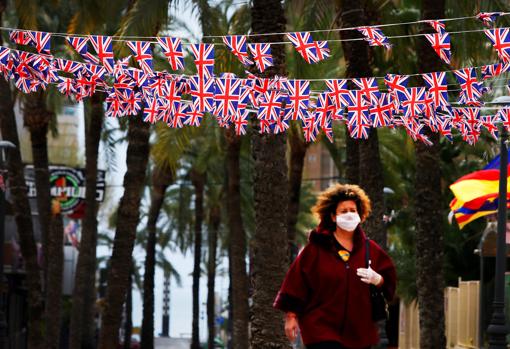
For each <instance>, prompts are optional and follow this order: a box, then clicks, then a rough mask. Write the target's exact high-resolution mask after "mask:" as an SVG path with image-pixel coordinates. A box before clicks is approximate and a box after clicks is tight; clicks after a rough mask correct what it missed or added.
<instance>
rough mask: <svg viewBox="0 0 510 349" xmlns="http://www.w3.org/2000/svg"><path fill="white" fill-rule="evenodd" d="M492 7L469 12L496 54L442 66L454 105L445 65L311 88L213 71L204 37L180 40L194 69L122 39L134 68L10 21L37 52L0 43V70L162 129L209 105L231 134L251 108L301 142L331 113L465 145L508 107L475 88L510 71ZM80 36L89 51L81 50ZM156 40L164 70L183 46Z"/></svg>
mask: <svg viewBox="0 0 510 349" xmlns="http://www.w3.org/2000/svg"><path fill="white" fill-rule="evenodd" d="M499 14H500V13H482V14H479V15H477V18H479V19H480V20H481V21H482V22H483V24H484V25H485V26H489V27H490V28H487V29H486V30H485V33H486V35H487V37H488V38H489V40H490V41H491V42H492V44H493V46H494V48H495V50H496V52H497V53H498V57H499V59H500V61H501V62H499V63H496V64H491V65H486V66H483V67H482V69H481V80H479V79H478V77H477V72H476V69H475V68H473V67H467V68H462V69H457V70H452V72H453V74H454V76H455V78H456V80H457V82H458V84H459V85H460V89H461V92H460V95H459V99H458V103H459V104H460V105H462V107H453V106H452V104H454V103H450V102H449V96H448V83H447V76H446V73H447V72H431V73H425V74H421V75H422V77H423V80H424V82H425V86H422V87H408V86H407V85H408V81H409V77H410V76H409V75H407V76H406V75H395V74H387V75H386V77H385V78H384V83H385V85H386V87H387V91H386V92H383V91H381V90H380V89H379V85H378V82H377V79H376V78H375V77H367V78H354V79H329V80H325V89H324V90H323V91H320V92H319V93H318V94H317V95H313V94H312V93H311V90H310V81H308V80H298V79H287V78H285V77H278V76H277V77H274V78H272V79H265V78H259V77H257V76H255V75H253V74H251V73H247V77H245V78H241V77H237V76H235V75H234V74H232V73H222V74H220V75H219V76H216V75H215V74H214V45H213V44H211V43H200V44H191V45H190V51H191V54H192V56H193V59H194V62H195V65H196V69H197V74H196V75H193V76H187V75H179V74H170V73H168V72H166V71H155V70H154V65H153V51H152V47H151V42H148V41H126V45H127V46H128V48H129V49H130V51H131V53H132V58H133V60H134V61H135V62H136V64H137V66H138V68H135V67H131V66H129V63H130V59H131V56H128V57H124V58H121V59H118V60H115V56H114V52H113V45H112V40H113V39H112V37H109V36H101V35H90V36H88V37H78V36H68V37H67V38H66V42H67V43H68V44H69V45H70V46H71V47H72V48H73V49H74V51H76V53H78V55H79V56H80V57H81V58H82V60H83V62H77V61H72V60H68V59H64V58H56V57H53V56H52V55H51V47H50V42H51V33H44V32H37V31H24V30H12V31H11V32H10V35H9V37H10V40H11V41H12V42H13V43H15V44H18V45H28V46H33V47H35V50H36V51H37V52H38V54H36V53H30V52H25V51H20V50H15V49H10V48H8V47H0V73H1V74H2V75H3V76H4V77H5V78H6V79H7V80H12V81H13V83H14V85H15V86H16V87H17V88H18V89H19V90H20V91H22V92H24V93H31V92H34V91H37V90H39V89H45V88H46V87H47V86H48V85H49V84H55V85H56V88H57V89H58V90H59V92H60V93H62V94H63V95H65V96H68V97H71V98H73V99H75V100H76V101H81V100H83V99H84V98H87V97H90V96H91V95H92V94H94V93H95V92H96V91H104V92H106V94H107V97H106V99H105V102H106V115H107V116H110V117H122V116H127V115H136V114H139V113H143V118H144V121H145V122H150V123H155V122H157V121H162V122H165V123H166V124H167V125H168V126H169V127H172V128H181V127H184V126H195V127H196V126H199V125H200V123H201V121H202V119H203V117H204V115H205V113H211V114H212V115H213V116H214V117H215V118H216V120H217V122H218V124H219V125H220V126H221V127H230V126H231V125H233V126H234V128H235V130H236V133H237V134H238V135H243V134H246V130H247V126H248V120H249V118H248V117H249V113H250V112H255V113H256V114H257V119H258V122H259V125H260V132H261V133H275V134H277V133H282V132H285V131H286V130H287V129H288V128H289V122H291V121H296V122H301V125H302V129H303V135H304V138H305V139H306V141H308V142H312V141H315V140H316V139H317V137H318V136H319V135H320V134H323V135H324V136H325V137H327V138H328V139H329V140H330V141H333V127H332V125H333V122H335V121H341V122H345V124H346V125H347V128H348V130H349V134H350V136H351V137H353V138H357V139H366V138H368V136H369V133H370V130H371V129H372V128H380V127H390V128H394V127H403V128H404V129H405V131H406V132H407V133H408V134H409V135H410V136H411V137H412V138H413V140H415V141H422V142H424V143H426V144H431V142H430V140H429V139H428V138H427V136H426V135H425V134H424V130H425V128H429V129H431V130H432V131H433V132H439V133H440V134H441V135H443V136H444V137H446V138H447V139H449V140H452V130H454V129H456V130H458V131H459V133H460V134H461V135H462V138H463V139H464V140H465V141H466V142H468V143H470V144H474V143H476V141H477V140H478V139H479V136H480V134H481V131H482V128H485V129H486V130H487V131H488V132H489V133H490V134H491V135H492V136H493V137H495V138H497V136H498V134H497V131H498V128H497V124H498V123H503V125H504V126H505V127H506V128H507V129H508V130H510V121H509V118H508V114H509V113H510V109H507V108H503V109H501V110H499V112H498V113H496V114H495V115H481V113H480V108H481V107H482V105H483V102H482V97H483V96H484V95H485V94H487V93H488V92H490V89H489V88H488V87H486V86H484V81H485V80H487V79H491V78H494V77H496V76H499V75H500V74H502V73H504V72H508V71H509V70H510V37H509V36H508V33H509V28H492V26H493V25H494V22H495V20H496V18H497V17H498V16H499ZM428 23H429V24H430V25H431V26H432V27H433V28H434V29H435V30H436V33H432V34H427V35H426V39H427V40H428V41H429V42H430V43H431V45H432V48H433V49H434V51H435V52H436V53H437V54H438V56H439V58H440V59H442V60H443V61H445V63H447V64H449V63H450V58H451V52H450V38H449V34H448V33H447V31H446V26H445V24H444V23H443V22H442V21H429V22H428ZM358 31H359V32H360V33H361V34H362V35H363V36H364V40H366V41H367V42H368V44H369V45H371V46H383V47H385V48H391V43H390V41H389V39H388V38H387V37H386V36H385V35H384V34H383V32H382V30H381V29H380V28H376V27H362V28H358ZM286 37H287V38H288V40H289V41H290V42H291V43H292V45H293V46H294V47H295V49H296V51H297V52H298V53H299V54H300V55H301V56H302V58H303V59H304V60H305V61H306V62H307V63H310V64H312V63H318V62H320V61H322V60H324V59H327V58H328V57H330V55H331V52H330V49H329V48H328V45H327V41H316V40H313V38H312V36H311V34H310V33H307V32H293V33H286ZM223 43H224V44H225V45H226V47H227V48H228V49H229V50H230V51H231V52H232V54H233V55H234V56H235V57H236V58H237V59H238V60H239V61H240V62H241V63H242V64H243V65H245V66H251V65H253V64H254V65H255V67H256V68H257V69H258V70H259V71H261V72H263V71H264V70H265V69H267V68H268V67H270V66H271V65H272V57H271V43H247V40H246V36H243V35H232V36H225V37H223ZM89 44H90V46H92V49H93V51H94V52H95V54H93V53H92V52H91V51H89V48H90V47H89ZM157 44H158V46H159V47H160V49H161V52H162V54H163V55H164V56H165V57H166V58H167V60H168V62H169V65H170V67H171V69H172V70H173V71H177V70H182V69H183V68H184V55H185V53H184V51H183V44H182V41H181V40H180V39H179V38H172V37H164V38H157ZM349 81H351V82H352V85H351V86H348V82H349ZM353 87H354V88H353ZM450 92H451V91H450ZM186 98H188V99H186ZM189 99H190V100H189Z"/></svg>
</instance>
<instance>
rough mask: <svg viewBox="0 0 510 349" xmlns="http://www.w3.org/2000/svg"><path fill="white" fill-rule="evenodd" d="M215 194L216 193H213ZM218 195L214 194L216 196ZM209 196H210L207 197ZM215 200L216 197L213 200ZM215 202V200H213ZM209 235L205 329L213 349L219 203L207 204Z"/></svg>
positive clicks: (210, 347) (210, 346) (219, 219)
mask: <svg viewBox="0 0 510 349" xmlns="http://www.w3.org/2000/svg"><path fill="white" fill-rule="evenodd" d="M215 194H216V193H215ZM217 195H218V194H216V196H217ZM209 196H211V195H209ZM214 199H217V198H216V197H214V198H213V200H214ZM215 201H216V200H215ZM209 206H210V207H209V219H208V220H209V224H208V226H209V228H208V231H209V234H208V242H209V246H208V251H209V256H208V262H207V328H208V335H209V340H208V348H209V349H214V348H215V345H214V338H215V337H216V335H215V323H216V314H215V278H216V259H217V258H216V250H217V249H218V231H219V229H220V223H221V208H220V205H219V202H216V203H210V204H209Z"/></svg>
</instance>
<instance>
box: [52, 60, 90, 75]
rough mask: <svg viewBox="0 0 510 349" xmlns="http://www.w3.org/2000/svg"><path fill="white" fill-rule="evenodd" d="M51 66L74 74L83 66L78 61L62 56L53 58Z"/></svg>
mask: <svg viewBox="0 0 510 349" xmlns="http://www.w3.org/2000/svg"><path fill="white" fill-rule="evenodd" d="M53 66H54V67H55V69H57V70H62V71H65V72H66V73H71V74H76V73H77V72H78V71H80V70H83V69H84V68H85V66H84V65H83V64H82V63H80V62H75V61H70V60H67V59H63V58H56V59H54V60H53Z"/></svg>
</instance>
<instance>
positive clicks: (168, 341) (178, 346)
mask: <svg viewBox="0 0 510 349" xmlns="http://www.w3.org/2000/svg"><path fill="white" fill-rule="evenodd" d="M190 344H191V340H190V339H188V338H168V337H159V338H154V348H155V349H189V347H190Z"/></svg>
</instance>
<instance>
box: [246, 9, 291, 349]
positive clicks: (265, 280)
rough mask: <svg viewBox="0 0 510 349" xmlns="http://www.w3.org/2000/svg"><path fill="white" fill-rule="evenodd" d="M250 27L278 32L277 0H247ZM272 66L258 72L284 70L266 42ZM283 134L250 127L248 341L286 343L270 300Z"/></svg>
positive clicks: (276, 267) (276, 272) (276, 259)
mask: <svg viewBox="0 0 510 349" xmlns="http://www.w3.org/2000/svg"><path fill="white" fill-rule="evenodd" d="M251 6H252V7H251V18H252V31H253V33H254V34H258V33H281V32H283V31H285V15H284V11H283V8H282V4H281V2H280V1H277V0H254V1H253V2H252V4H251ZM282 39H283V38H282V35H270V36H261V37H257V41H272V42H275V41H282ZM272 54H273V62H274V66H273V67H272V68H271V69H269V70H266V72H265V73H264V74H263V76H264V77H271V76H274V75H275V74H278V75H285V52H284V48H283V46H282V45H274V46H273V47H272ZM285 148H286V141H285V136H284V135H281V134H280V135H271V134H257V133H256V132H252V156H253V158H254V173H253V191H254V199H255V233H254V237H253V241H252V243H253V245H252V247H253V266H252V271H253V285H254V289H253V307H252V312H253V316H252V323H251V325H252V326H251V329H252V336H251V346H252V347H254V348H263V347H265V348H269V347H270V348H287V347H288V346H289V344H288V341H287V339H286V338H285V336H284V331H283V322H282V319H281V315H280V314H278V312H276V311H275V310H274V309H273V308H272V306H271V305H272V303H273V300H274V297H275V296H276V294H277V292H278V288H279V287H280V285H281V282H282V280H283V278H284V276H285V272H286V270H287V268H288V259H287V231H286V230H287V209H288V198H287V195H288V179H287V175H288V173H287V164H286V159H285V150H286V149H285Z"/></svg>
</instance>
